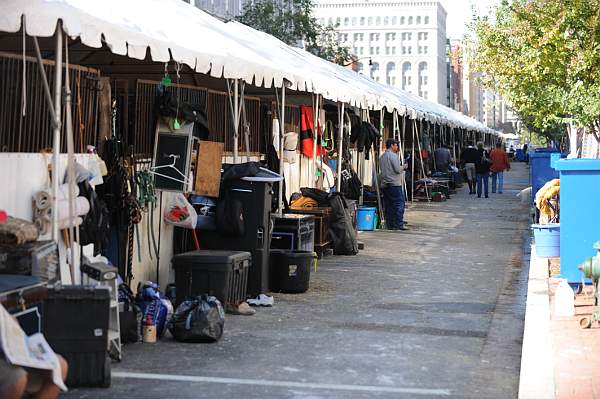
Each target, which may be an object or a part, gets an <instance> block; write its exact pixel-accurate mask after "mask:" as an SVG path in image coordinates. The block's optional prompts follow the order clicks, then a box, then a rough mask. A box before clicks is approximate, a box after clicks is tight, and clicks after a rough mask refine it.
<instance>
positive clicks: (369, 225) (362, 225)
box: [356, 207, 376, 231]
mask: <svg viewBox="0 0 600 399" xmlns="http://www.w3.org/2000/svg"><path fill="white" fill-rule="evenodd" d="M375 211H376V208H371V207H360V208H358V211H357V212H356V228H357V229H358V230H362V231H370V230H375Z"/></svg>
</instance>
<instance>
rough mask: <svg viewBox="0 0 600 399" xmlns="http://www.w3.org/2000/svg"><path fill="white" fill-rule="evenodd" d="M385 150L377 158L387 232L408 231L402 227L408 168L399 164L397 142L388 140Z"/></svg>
mask: <svg viewBox="0 0 600 399" xmlns="http://www.w3.org/2000/svg"><path fill="white" fill-rule="evenodd" d="M385 147H386V150H385V152H384V153H383V154H382V155H381V157H380V158H379V167H380V169H381V189H382V191H383V202H384V206H385V222H386V227H387V228H388V229H389V230H408V229H407V228H406V227H405V226H404V206H405V198H404V191H403V189H402V187H403V183H404V171H405V170H406V169H407V168H408V165H407V164H406V163H405V164H404V165H402V164H401V163H400V157H399V156H398V151H399V149H400V147H399V145H398V141H396V140H395V139H388V140H387V141H386V143H385Z"/></svg>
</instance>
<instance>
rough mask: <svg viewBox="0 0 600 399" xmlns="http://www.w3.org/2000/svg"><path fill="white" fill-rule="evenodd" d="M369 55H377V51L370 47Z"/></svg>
mask: <svg viewBox="0 0 600 399" xmlns="http://www.w3.org/2000/svg"><path fill="white" fill-rule="evenodd" d="M369 54H371V55H373V54H375V49H374V48H373V47H369Z"/></svg>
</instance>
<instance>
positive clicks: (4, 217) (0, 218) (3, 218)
mask: <svg viewBox="0 0 600 399" xmlns="http://www.w3.org/2000/svg"><path fill="white" fill-rule="evenodd" d="M7 220H8V215H7V214H6V212H4V211H0V223H4V222H6V221H7Z"/></svg>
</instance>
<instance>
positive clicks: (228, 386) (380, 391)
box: [65, 164, 529, 399]
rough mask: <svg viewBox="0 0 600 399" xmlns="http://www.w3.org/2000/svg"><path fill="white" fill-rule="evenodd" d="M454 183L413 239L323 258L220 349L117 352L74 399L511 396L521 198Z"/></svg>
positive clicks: (413, 222) (379, 237) (509, 191)
mask: <svg viewBox="0 0 600 399" xmlns="http://www.w3.org/2000/svg"><path fill="white" fill-rule="evenodd" d="M526 173H527V170H526V168H525V167H524V165H522V164H516V165H515V166H514V168H513V170H511V172H509V173H507V175H506V176H505V184H506V186H505V190H504V194H491V195H490V198H489V199H485V198H481V199H478V198H476V196H472V195H468V191H467V190H465V189H462V190H461V191H460V192H459V193H458V194H457V195H454V196H453V197H452V199H450V200H449V201H446V202H443V203H429V204H427V203H419V204H416V205H415V207H414V208H412V209H411V210H410V211H409V212H408V213H407V215H406V218H407V220H408V221H409V222H410V226H409V227H410V231H406V232H388V231H377V232H369V233H363V234H361V240H362V241H364V242H365V245H366V247H365V250H364V251H361V253H360V254H359V255H357V256H348V257H343V256H334V257H328V258H325V259H324V260H323V261H321V262H320V264H319V269H318V272H316V273H314V274H313V275H312V277H311V288H310V290H309V291H308V292H307V293H305V294H299V295H285V294H275V306H274V307H272V308H261V309H258V311H257V314H256V315H255V316H251V317H243V316H229V315H228V316H227V320H226V325H225V335H224V337H223V338H222V339H221V341H219V342H217V343H215V344H181V343H177V342H175V341H173V340H172V339H171V338H169V337H165V338H163V339H162V340H161V341H160V342H159V343H157V344H155V345H152V344H133V345H128V346H126V347H125V352H124V359H123V361H122V362H121V363H120V364H113V371H114V373H113V383H112V386H111V388H110V389H106V390H103V389H75V390H73V391H72V392H70V393H68V394H67V395H65V396H66V397H70V398H94V399H95V398H120V399H121V398H125V397H129V398H137V397H143V398H147V399H150V398H160V399H164V398H199V397H205V398H211V399H212V398H215V399H218V398H244V399H255V398H256V399H266V398H284V399H319V398H323V399H324V398H340V399H349V398H353V399H354V398H358V399H361V398H365V399H366V398H369V399H371V398H389V399H392V398H393V399H398V398H434V397H436V398H437V397H442V398H446V397H451V398H498V399H505V398H516V397H517V392H518V385H519V369H520V363H521V343H522V342H521V339H522V336H523V323H524V315H525V297H526V288H527V287H526V285H527V279H528V269H529V268H528V264H527V263H526V262H524V261H523V240H524V238H525V237H526V235H527V234H528V232H529V231H528V224H527V215H526V214H525V212H524V211H523V209H522V208H521V205H520V203H519V200H518V198H516V197H515V194H516V193H517V192H518V191H519V190H521V189H523V188H524V187H525V186H526V185H527V178H526Z"/></svg>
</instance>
